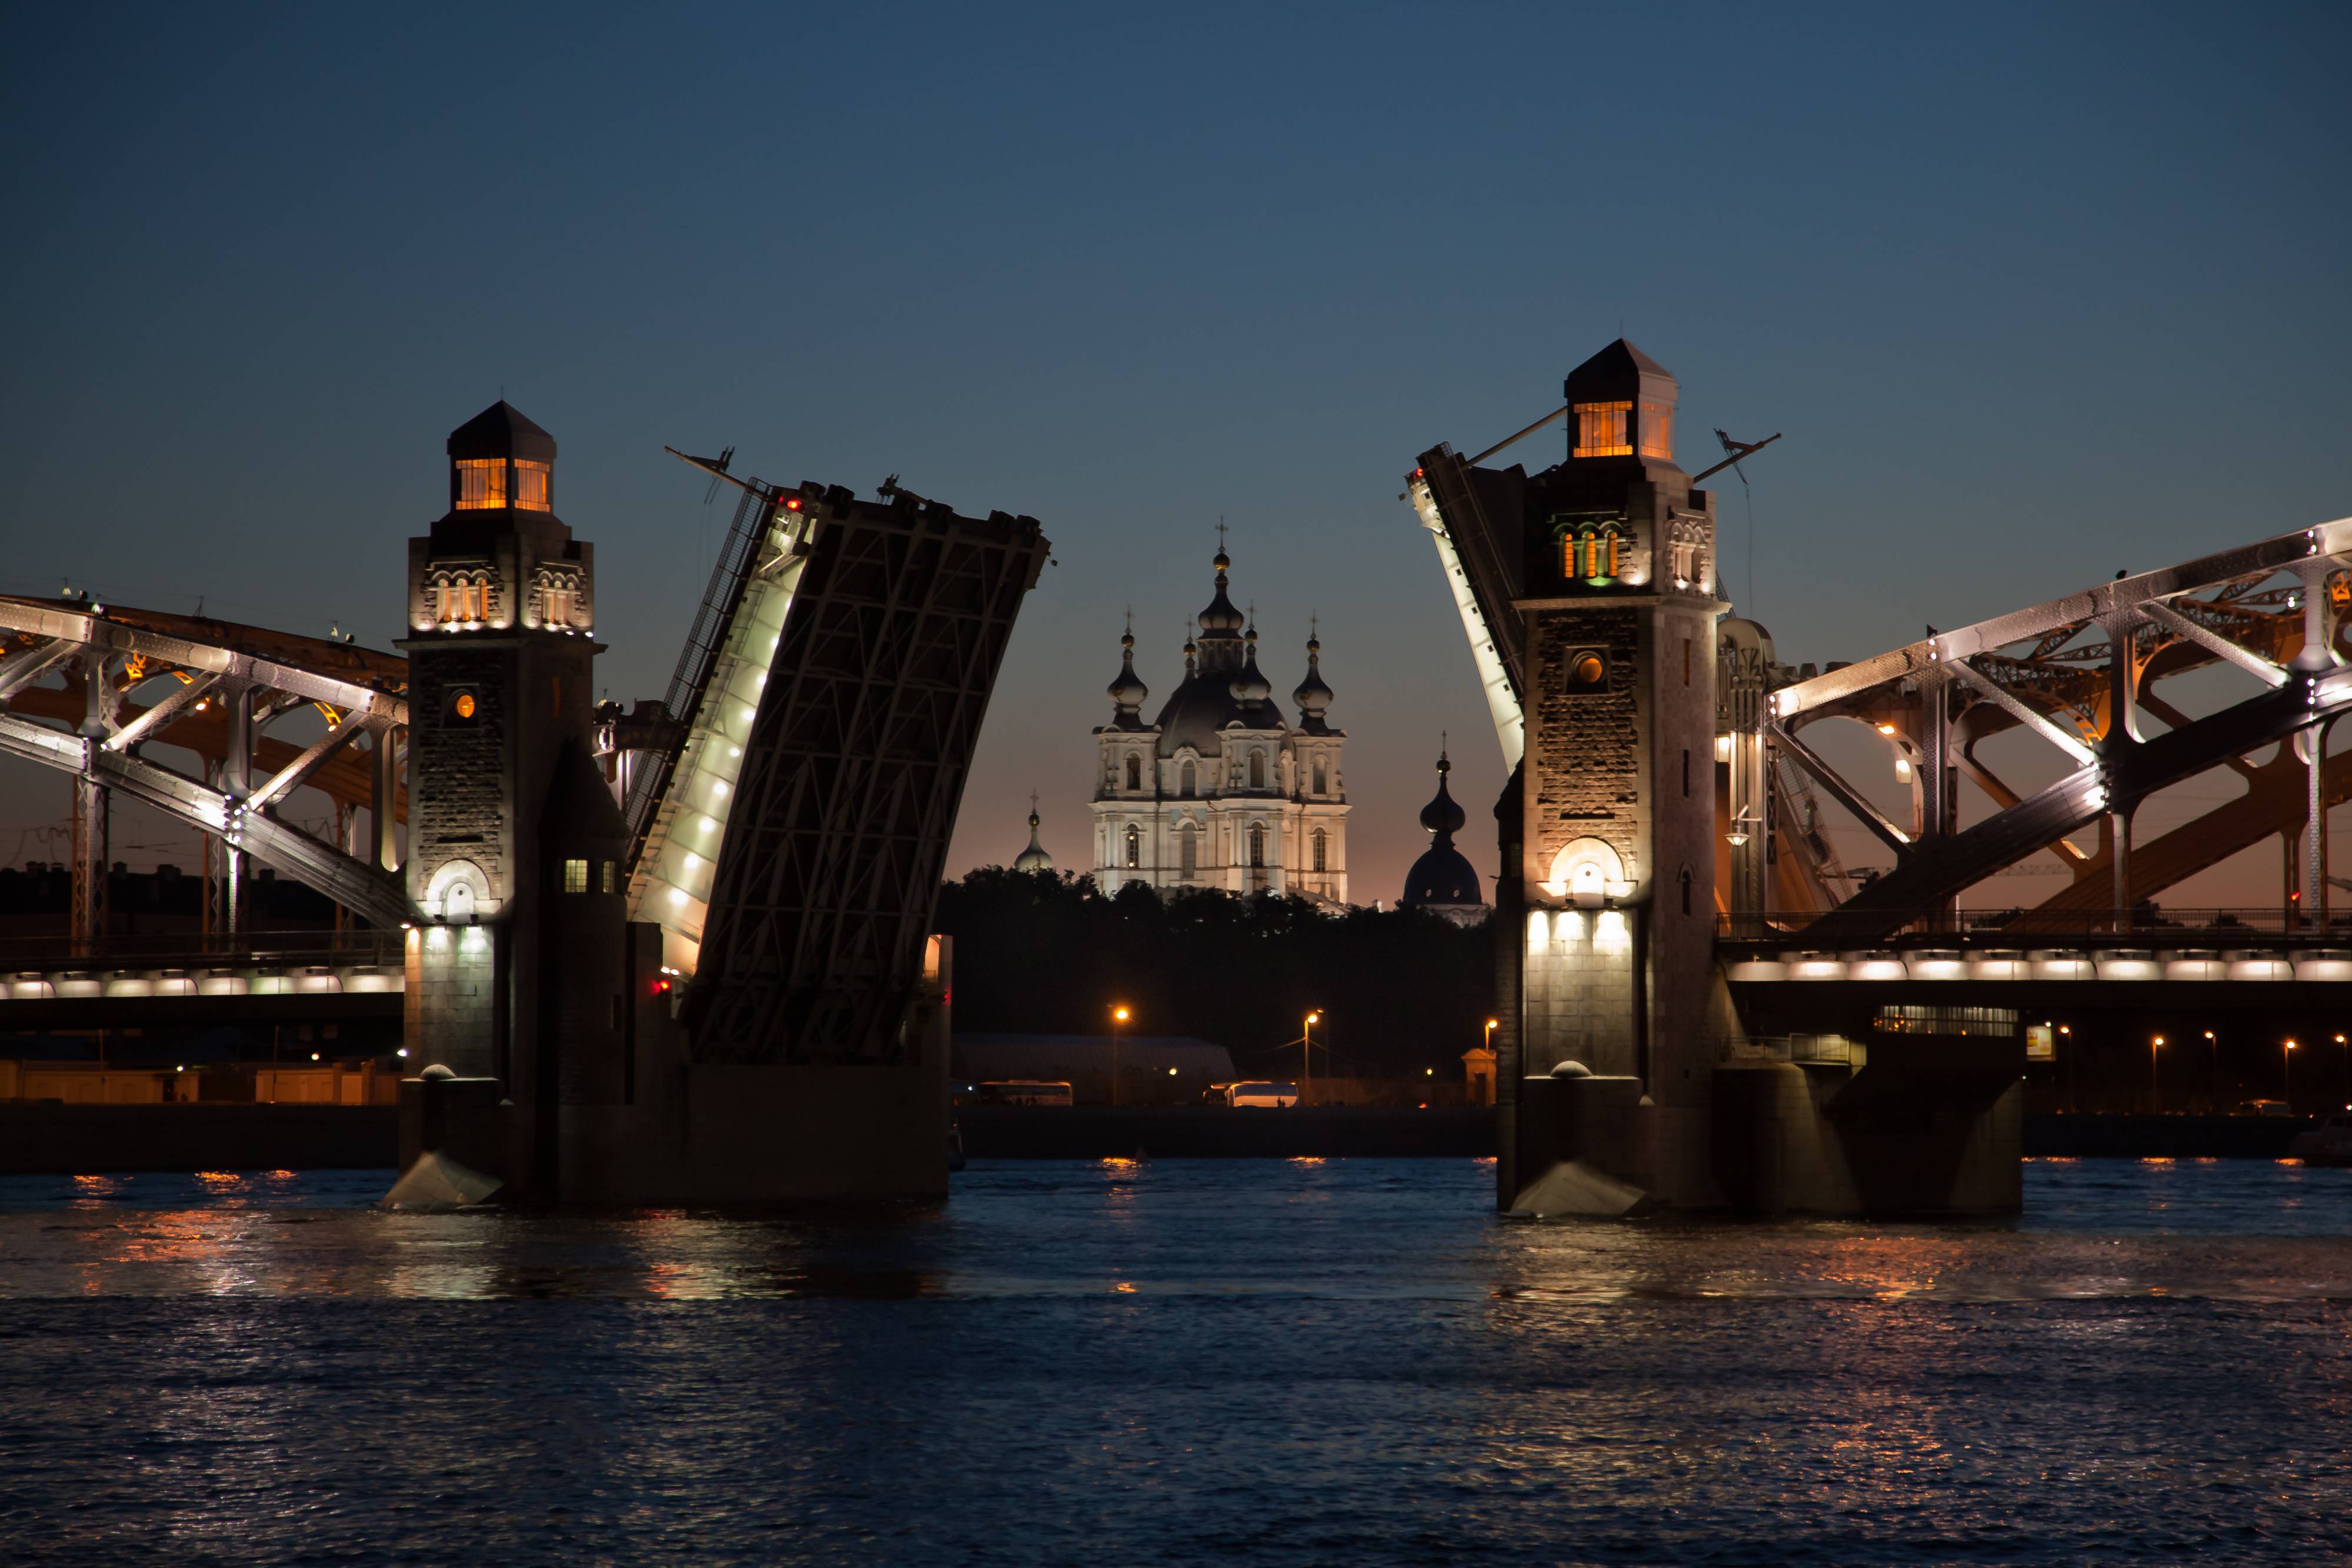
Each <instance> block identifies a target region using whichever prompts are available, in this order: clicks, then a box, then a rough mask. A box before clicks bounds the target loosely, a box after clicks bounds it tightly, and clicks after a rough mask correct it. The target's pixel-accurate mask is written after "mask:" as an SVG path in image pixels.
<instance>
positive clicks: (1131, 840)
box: [1127, 823, 1143, 866]
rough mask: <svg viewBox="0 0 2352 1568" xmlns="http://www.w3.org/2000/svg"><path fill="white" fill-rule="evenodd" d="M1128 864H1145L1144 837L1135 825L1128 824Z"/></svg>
mask: <svg viewBox="0 0 2352 1568" xmlns="http://www.w3.org/2000/svg"><path fill="white" fill-rule="evenodd" d="M1127 863H1128V864H1129V866H1140V865H1142V864H1143V835H1142V833H1141V832H1140V831H1139V829H1138V828H1137V827H1136V826H1135V825H1134V824H1133V823H1129V824H1128V827H1127Z"/></svg>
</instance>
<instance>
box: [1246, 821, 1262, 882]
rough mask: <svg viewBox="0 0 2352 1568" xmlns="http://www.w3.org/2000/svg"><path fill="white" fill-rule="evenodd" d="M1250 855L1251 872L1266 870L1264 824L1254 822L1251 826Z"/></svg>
mask: <svg viewBox="0 0 2352 1568" xmlns="http://www.w3.org/2000/svg"><path fill="white" fill-rule="evenodd" d="M1249 855H1250V869H1251V870H1253V871H1257V870H1263V869H1265V824H1264V823H1262V822H1254V823H1252V824H1250V831H1249Z"/></svg>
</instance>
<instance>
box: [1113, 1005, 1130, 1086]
mask: <svg viewBox="0 0 2352 1568" xmlns="http://www.w3.org/2000/svg"><path fill="white" fill-rule="evenodd" d="M1126 1022H1127V1009H1126V1008H1125V1007H1113V1008H1112V1009H1111V1010H1110V1102H1111V1103H1112V1104H1113V1105H1117V1104H1118V1026H1120V1025H1121V1024H1124V1023H1126Z"/></svg>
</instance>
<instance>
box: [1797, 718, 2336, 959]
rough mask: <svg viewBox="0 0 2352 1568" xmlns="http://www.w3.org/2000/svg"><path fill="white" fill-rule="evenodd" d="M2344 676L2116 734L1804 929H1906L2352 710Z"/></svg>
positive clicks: (1862, 934)
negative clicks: (2080, 763) (2184, 787)
mask: <svg viewBox="0 0 2352 1568" xmlns="http://www.w3.org/2000/svg"><path fill="white" fill-rule="evenodd" d="M2347 673H2352V672H2339V673H2338V674H2336V675H2333V676H2329V677H2326V678H2324V679H2316V680H2314V679H2296V680H2294V682H2293V683H2292V684H2290V685H2287V686H2284V687H2279V688H2275V689H2272V690H2269V691H2265V692H2263V693H2262V694H2260V695H2259V696H2255V697H2252V698H2249V699H2248V700H2245V701H2243V702H2241V703H2238V704H2237V705H2235V706H2234V707H2231V708H2225V709H2223V710H2221V711H2220V712H2218V713H2214V714H2211V715H2209V716H2208V717H2206V718H2203V719H2200V720H2197V721H2194V722H2192V723H2190V724H2189V725H2188V726H2187V727H2186V728H2184V729H2179V730H2172V731H2167V732H2166V733H2164V734H2162V735H2158V736H2157V737H2156V738H2155V739H2154V740H2151V741H2133V740H2129V739H2127V738H2125V737H2124V736H2123V735H2122V734H2121V733H2120V731H2111V732H2110V734H2109V736H2108V739H2107V742H2106V743H2105V746H2104V747H2102V749H2101V753H2100V760H2099V763H2098V764H2097V765H2096V766H2094V767H2085V768H2081V769H2078V770H2076V771H2075V772H2074V773H2069V774H2068V775H2066V776H2065V777H2064V778H2062V779H2060V780H2058V781H2057V782H2056V783H2055V784H2051V785H2050V786H2049V787H2048V788H2046V789H2044V790H2042V792H2041V793H2039V794H2038V795H2032V796H2030V797H2028V798H2027V799H2026V800H2024V801H2023V802H2021V804H2019V805H2014V806H2011V808H2010V809H2008V810H2006V811H2003V812H2000V813H1998V814H1996V815H1995V816H1990V817H1989V818H1987V819H1986V820H1984V821H1983V822H1980V823H1979V824H1977V825H1976V826H1974V827H1971V828H1969V829H1967V830H1966V831H1964V832H1960V833H1956V834H1953V835H1951V836H1949V837H1945V838H1941V839H1937V840H1935V841H1932V842H1929V843H1924V844H1921V845H1919V846H1918V847H1916V848H1915V849H1914V850H1913V851H1912V853H1911V854H1910V855H1909V856H1908V857H1907V858H1906V859H1905V860H1904V861H1903V863H1902V864H1900V865H1898V866H1896V867H1895V869H1894V870H1893V871H1891V872H1889V873H1888V874H1887V875H1885V876H1884V877H1881V878H1880V879H1878V880H1876V881H1874V882H1873V883H1872V884H1871V885H1870V886H1868V887H1867V888H1864V889H1862V890H1861V891H1860V892H1857V893H1856V894H1855V895H1854V896H1853V898H1851V899H1849V900H1846V901H1845V902H1844V903H1843V904H1841V905H1839V906H1838V907H1837V908H1836V909H1835V910H1832V911H1830V912H1829V913H1828V914H1826V915H1823V916H1822V917H1821V918H1820V919H1819V920H1818V921H1814V922H1813V923H1812V924H1811V926H1809V927H1808V928H1806V929H1807V931H1808V934H1809V935H1817V936H1818V937H1819V938H1820V939H1821V940H1822V941H1834V942H1838V943H1840V944H1842V945H1848V946H1855V945H1862V944H1864V943H1867V942H1872V941H1875V940H1877V939H1879V938H1881V937H1885V936H1887V935H1889V934H1891V933H1893V932H1894V931H1897V930H1899V929H1900V928H1901V927H1903V926H1904V925H1905V924H1906V923H1908V922H1909V921H1912V920H1914V919H1916V917H1917V916H1918V914H1919V913H1920V912H1921V911H1922V910H1925V909H1927V908H1930V907H1932V906H1933V905H1935V904H1936V903H1937V901H1938V900H1945V899H1949V898H1952V897H1954V896H1956V895H1957V894H1958V893H1959V892H1961V891H1962V890H1963V889H1967V888H1969V887H1970V886H1972V885H1974V884H1975V883H1977V882H1979V881H1981V880H1983V879H1985V878H1986V877H1988V876H1990V875H1991V874H1992V873H1993V872H1995V871H1997V870H1999V869H2000V868H2001V867H2003V866H2007V865H2010V864H2011V863H2013V862H2015V861H2018V860H2021V859H2023V858H2025V857H2026V856H2028V855H2032V854H2033V853H2035V852H2037V851H2039V850H2041V849H2042V848H2045V847H2048V846H2049V845H2051V844H2053V843H2054V842H2055V841H2057V840H2058V839H2060V838H2062V837H2065V836H2066V835H2067V834H2069V833H2073V832H2074V831H2075V830H2077V829H2078V828H2081V827H2084V826H2087V825H2089V824H2090V823H2091V822H2093V821H2095V819H2096V818H2097V817H2098V816H2100V815H2101V814H2103V813H2105V812H2109V811H2117V812H2123V813H2128V812H2129V811H2130V809H2131V808H2132V807H2133V806H2135V805H2137V804H2138V803H2139V802H2140V801H2141V800H2143V799H2145V798H2147V796H2148V795H2153V794H2155V793H2156V792H2157V791H2158V790H2160V789H2165V788H2168V787H2169V786H2170V785H2173V784H2179V782H2180V781H2181V780H2183V779H2187V778H2191V777H2194V776H2195V775H2196V774H2198V773H2203V772H2204V771H2205V770H2206V769H2208V768H2211V767H2216V766H2219V765H2221V763H2222V761H2223V760H2224V759H2226V758H2229V757H2237V756H2243V755H2244V754H2245V753H2246V752H2252V751H2254V750H2256V749H2258V748H2260V747H2263V746H2267V745H2271V744H2273V743H2274V742H2279V741H2283V740H2286V739H2288V738H2289V737H2291V736H2293V735H2294V734H2295V733H2297V732H2298V731H2303V730H2306V729H2309V728H2311V727H2312V726H2313V725H2315V724H2319V723H2324V722H2326V721H2329V720H2332V719H2335V718H2337V717H2340V716H2341V715H2342V714H2344V713H2345V712H2347V711H2352V680H2347V679H2346V674H2347Z"/></svg>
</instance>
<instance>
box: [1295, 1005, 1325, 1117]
mask: <svg viewBox="0 0 2352 1568" xmlns="http://www.w3.org/2000/svg"><path fill="white" fill-rule="evenodd" d="M1322 1021H1323V1015H1322V1014H1321V1013H1320V1012H1319V1011H1318V1012H1313V1013H1309V1014H1307V1026H1306V1028H1305V1029H1304V1030H1303V1031H1301V1033H1300V1034H1299V1037H1298V1061H1299V1082H1298V1103H1299V1104H1301V1105H1312V1104H1314V1103H1315V1026H1316V1025H1318V1024H1319V1023H1321V1022H1322Z"/></svg>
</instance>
